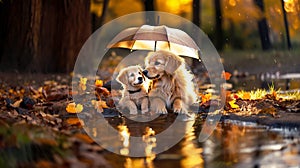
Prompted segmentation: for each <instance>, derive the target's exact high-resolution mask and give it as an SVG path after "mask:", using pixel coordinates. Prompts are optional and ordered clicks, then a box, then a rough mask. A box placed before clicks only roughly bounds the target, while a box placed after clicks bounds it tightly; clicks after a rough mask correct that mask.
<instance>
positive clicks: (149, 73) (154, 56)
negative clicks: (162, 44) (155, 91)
mask: <svg viewBox="0 0 300 168" xmlns="http://www.w3.org/2000/svg"><path fill="white" fill-rule="evenodd" d="M183 62H184V59H183V58H181V57H179V56H177V55H175V54H173V53H171V52H168V51H162V50H161V51H156V52H152V53H150V54H149V55H148V56H147V57H146V58H145V65H146V68H145V70H144V71H143V73H144V75H145V76H146V77H147V78H149V79H159V78H161V77H162V76H163V75H164V74H169V75H172V74H173V73H174V72H175V71H176V70H177V68H178V67H180V65H182V63H183Z"/></svg>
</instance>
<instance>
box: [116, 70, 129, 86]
mask: <svg viewBox="0 0 300 168" xmlns="http://www.w3.org/2000/svg"><path fill="white" fill-rule="evenodd" d="M116 80H117V81H118V82H120V83H122V84H124V85H128V79H127V75H126V71H125V70H122V71H120V73H119V75H118V76H117V78H116Z"/></svg>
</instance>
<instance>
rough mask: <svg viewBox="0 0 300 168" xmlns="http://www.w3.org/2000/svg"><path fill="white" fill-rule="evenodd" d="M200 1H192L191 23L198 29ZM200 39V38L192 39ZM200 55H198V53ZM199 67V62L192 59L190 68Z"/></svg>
mask: <svg viewBox="0 0 300 168" xmlns="http://www.w3.org/2000/svg"><path fill="white" fill-rule="evenodd" d="M200 12H201V0H193V23H194V24H195V25H196V26H198V27H199V28H200V24H201V13H200ZM194 38H200V37H194ZM199 54H200V53H199ZM198 65H199V60H197V59H193V62H192V67H194V68H193V69H195V67H197V66H198Z"/></svg>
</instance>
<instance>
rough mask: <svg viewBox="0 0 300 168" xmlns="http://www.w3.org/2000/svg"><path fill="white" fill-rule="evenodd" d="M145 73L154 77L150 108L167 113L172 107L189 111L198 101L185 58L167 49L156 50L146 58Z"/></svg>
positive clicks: (150, 92) (178, 110) (181, 110)
mask: <svg viewBox="0 0 300 168" xmlns="http://www.w3.org/2000/svg"><path fill="white" fill-rule="evenodd" d="M145 65H146V68H145V70H144V72H143V73H144V74H145V76H146V77H148V78H149V79H152V82H153V86H152V89H151V90H150V91H149V93H148V94H149V98H150V102H151V104H150V108H151V110H152V111H154V112H156V113H163V114H166V113H167V109H166V108H172V106H173V110H174V112H176V113H182V114H186V113H188V108H189V105H191V104H192V103H195V102H196V99H197V95H196V92H195V88H194V84H193V81H192V80H193V78H194V76H193V75H192V74H191V73H190V72H189V71H188V70H187V69H186V67H185V66H186V64H185V61H184V59H183V58H181V57H179V56H177V55H175V54H173V53H171V52H167V51H156V52H152V53H150V54H149V55H148V56H147V57H146V58H145Z"/></svg>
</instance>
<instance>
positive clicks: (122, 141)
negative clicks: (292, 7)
mask: <svg viewBox="0 0 300 168" xmlns="http://www.w3.org/2000/svg"><path fill="white" fill-rule="evenodd" d="M248 77H250V79H248ZM1 79H2V80H3V81H5V82H6V83H8V85H7V86H6V87H8V86H10V87H9V88H12V89H13V90H16V91H17V90H21V89H22V88H19V86H21V85H22V84H24V83H25V84H26V87H24V88H27V86H28V85H29V86H31V85H32V86H33V88H37V86H40V85H41V83H40V82H42V81H45V80H55V81H58V82H59V83H64V84H66V85H69V84H70V77H69V76H68V77H67V78H66V77H65V76H63V75H62V76H59V75H52V76H46V78H45V76H43V75H42V76H40V77H37V76H35V75H33V76H32V77H26V78H24V77H23V76H22V75H21V74H19V75H7V74H6V75H3V78H1ZM33 79H35V80H36V81H35V82H33ZM37 79H38V80H37ZM251 79H253V81H252V82H249V81H251ZM259 79H260V78H255V79H254V78H251V76H247V77H245V78H240V77H239V78H238V81H237V83H234V81H233V80H234V79H232V81H230V82H232V83H233V84H234V89H236V88H237V86H240V87H241V88H244V89H245V90H247V89H248V90H251V89H253V88H252V87H249V86H254V88H259V86H261V85H262V84H263V83H264V81H260V80H259ZM247 81H248V83H247ZM274 81H275V80H274ZM30 83H31V84H30ZM248 84H249V85H248ZM250 84H251V85H250ZM252 84H253V85H252ZM281 84H285V83H284V81H282V80H280V81H279V82H277V83H274V85H275V86H280V85H281ZM291 84H292V85H290V86H293V87H295V88H297V87H298V82H297V80H294V79H293V80H291ZM59 86H60V85H57V86H55V87H54V88H57V87H58V89H61V88H60V87H59ZM246 87H249V88H246ZM9 88H8V91H9V90H10V89H9ZM298 88H299V87H298ZM66 90H68V87H67V86H66ZM25 91H26V89H25ZM54 91H55V92H54V93H57V92H56V91H57V90H54ZM58 91H59V93H60V94H61V93H63V94H64V96H65V95H68V94H69V92H67V93H64V92H60V90H58ZM25 93H26V92H25ZM50 93H51V92H49V93H48V97H47V98H46V100H44V101H46V102H42V104H43V106H49V108H47V107H46V109H48V111H44V112H45V113H47V114H45V113H40V112H39V111H37V113H36V114H35V113H31V112H32V111H29V112H28V114H27V113H24V114H23V113H20V112H19V111H14V110H12V109H11V110H10V111H9V112H11V115H12V116H13V119H12V118H5V117H7V116H8V115H7V114H3V113H7V112H8V111H7V109H6V107H4V106H3V107H2V111H1V113H2V114H1V116H2V117H1V120H5V122H7V121H10V120H11V122H15V121H17V123H9V126H8V124H7V123H5V122H4V123H2V121H1V120H0V121H1V122H0V142H1V143H0V155H1V156H7V157H5V158H4V157H2V158H0V163H1V161H2V162H5V163H8V162H15V163H16V164H17V165H19V166H20V167H21V165H24V164H23V163H27V164H28V162H29V163H32V162H38V161H39V159H41V158H42V160H50V161H51V162H54V161H55V162H56V164H57V165H63V166H62V167H90V166H87V165H98V167H113V168H115V167H116V168H119V167H128V168H129V167H134V168H135V167H137V168H138V167H150V168H152V167H153V168H154V167H155V168H156V167H157V168H160V167H163V168H168V167H170V168H173V167H183V168H190V167H192V168H193V167H200V168H201V167H209V168H210V167H242V168H245V167H275V168H276V167H298V166H299V165H300V130H299V128H300V127H299V124H294V125H290V124H287V123H290V121H291V120H290V119H293V120H294V122H295V123H297V122H298V121H299V120H300V118H299V111H297V110H296V111H295V112H293V113H285V112H283V113H282V115H286V114H288V115H290V116H289V117H290V118H286V121H284V122H283V123H284V124H282V125H278V124H274V123H269V124H268V123H266V121H267V120H270V121H275V122H278V121H279V120H278V119H277V118H273V117H272V116H269V117H268V118H257V117H254V118H253V117H252V118H250V119H249V118H248V119H247V118H245V117H232V116H229V117H223V118H222V119H221V121H220V122H219V123H218V125H217V127H216V129H214V132H213V133H212V134H211V136H210V137H209V138H208V139H207V140H206V141H204V142H199V141H198V136H199V133H200V131H201V130H202V127H203V123H204V122H205V115H202V114H198V115H197V116H196V120H194V121H179V122H178V124H179V125H180V127H179V128H180V129H171V131H170V132H169V133H170V134H169V136H164V138H163V139H155V136H154V135H159V134H160V133H163V132H164V131H165V130H166V129H168V128H170V127H171V125H172V124H173V123H174V121H175V118H176V115H174V114H169V115H167V116H160V117H158V118H157V119H155V120H154V121H151V122H145V123H140V122H134V121H132V120H128V119H126V118H125V117H111V116H110V117H107V118H105V119H104V118H101V117H100V118H99V117H97V115H93V116H92V117H88V118H83V122H84V126H83V128H82V127H81V126H80V125H81V123H80V122H78V121H76V123H75V124H74V123H73V124H72V123H68V124H65V122H70V120H68V119H72V117H76V115H75V116H74V115H68V114H66V113H63V114H62V113H60V112H58V113H54V114H53V111H54V110H53V109H51V108H50V107H51V106H50V104H49V103H48V104H47V99H50V98H51V97H50V96H49V95H51V94H50ZM12 94H14V93H12ZM60 94H57V95H60ZM38 95H40V94H38ZM67 97H68V96H67ZM57 98H60V97H59V96H58V97H57V96H53V97H52V98H51V99H50V100H49V101H50V102H52V103H53V101H56V100H55V99H57ZM18 99H19V98H18ZM18 99H16V100H18ZM64 99H65V98H64ZM63 102H64V103H66V102H65V100H63ZM1 103H2V102H1ZM3 104H5V103H3ZM54 104H55V102H54ZM65 105H66V104H63V105H59V104H58V105H57V106H58V107H59V110H64V109H65ZM25 110H26V109H25ZM58 114H60V116H59V117H57V116H58ZM62 116H63V117H66V118H61V117H62ZM70 116H71V117H70ZM34 117H36V118H38V120H36V121H37V123H35V124H34V123H33V121H35V118H34ZM253 119H254V120H253ZM257 119H259V120H257ZM246 121H247V122H246ZM249 121H252V122H249ZM257 121H259V122H257ZM105 122H108V123H109V124H110V125H112V126H113V127H114V129H111V128H110V127H105V126H103V123H105ZM257 123H259V124H257ZM298 123H299V122H298ZM32 124H33V125H34V126H32ZM20 125H27V126H26V127H23V126H22V127H21V128H20ZM70 125H71V126H70ZM16 127H17V128H16ZM43 127H45V128H46V129H44V128H43ZM48 128H49V129H48ZM20 130H22V131H20ZM33 130H34V131H33ZM48 130H50V131H49V132H48ZM53 130H54V131H53ZM14 131H16V132H17V133H16V135H15V134H14V133H15V132H14ZM23 131H24V132H25V133H26V136H25V138H23V137H21V136H24V135H23ZM3 132H4V134H3ZM29 132H30V133H29ZM85 132H87V133H88V135H89V136H90V137H91V138H93V140H95V141H96V142H97V141H98V142H97V143H98V144H100V146H99V145H98V144H97V143H94V142H93V141H92V142H90V140H89V139H87V138H86V137H85V136H83V135H82V134H85ZM19 133H20V134H19ZM27 134H28V137H27ZM57 134H58V135H57ZM3 135H4V136H3ZM79 135H80V136H79ZM145 135H147V136H145ZM177 135H183V138H182V139H181V138H180V137H179V138H180V139H181V140H180V141H179V142H178V143H175V146H173V147H170V146H167V147H168V148H166V150H165V151H163V152H161V150H158V148H160V149H161V147H164V146H163V145H164V144H163V142H171V141H172V142H173V141H174V137H177V138H178V136H177ZM61 136H63V138H62V137H61ZM78 137H80V138H81V139H84V141H85V142H82V141H78ZM134 137H140V138H141V139H142V140H143V144H142V145H140V146H138V145H137V143H134V141H131V140H132V139H134ZM41 138H42V139H41ZM20 139H21V140H23V141H24V142H18V140H20ZM49 139H50V141H49ZM74 139H75V140H74ZM29 140H31V141H33V143H32V145H31V146H26V145H23V143H25V144H27V143H28V141H29ZM45 140H47V141H45ZM86 141H87V142H88V143H87V142H86ZM112 143H113V144H112ZM43 144H44V145H43ZM45 144H46V145H45ZM169 147H170V148H169ZM103 148H105V149H106V150H105V149H103ZM132 152H136V153H138V152H140V153H144V154H145V155H146V156H147V157H128V156H130V154H131V153H132ZM159 152H161V153H159ZM53 153H54V156H53V157H52V156H51V155H53ZM116 153H118V154H116ZM119 154H122V155H124V156H122V155H119ZM126 155H127V156H126ZM58 156H59V157H58ZM57 158H58V159H57ZM75 158H76V159H75ZM64 160H66V161H64ZM97 161H98V163H97ZM65 162H67V164H66V163H65ZM20 163H21V164H20ZM38 163H40V162H38ZM46 163H47V164H48V166H49V164H50V163H49V162H46ZM56 164H53V165H56ZM5 165H11V164H10V163H8V164H5ZM13 165H14V163H13ZM28 165H32V164H28ZM33 165H35V164H33ZM50 165H51V164H50ZM53 165H52V166H53ZM25 167H26V164H25ZM40 167H46V166H40ZM50 167H51V166H50Z"/></svg>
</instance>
